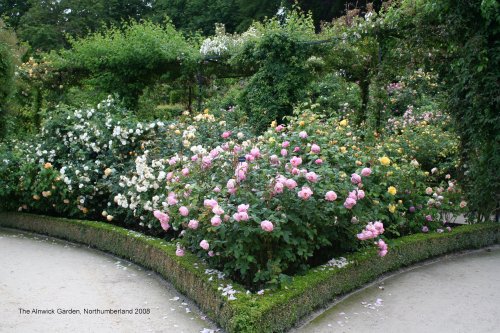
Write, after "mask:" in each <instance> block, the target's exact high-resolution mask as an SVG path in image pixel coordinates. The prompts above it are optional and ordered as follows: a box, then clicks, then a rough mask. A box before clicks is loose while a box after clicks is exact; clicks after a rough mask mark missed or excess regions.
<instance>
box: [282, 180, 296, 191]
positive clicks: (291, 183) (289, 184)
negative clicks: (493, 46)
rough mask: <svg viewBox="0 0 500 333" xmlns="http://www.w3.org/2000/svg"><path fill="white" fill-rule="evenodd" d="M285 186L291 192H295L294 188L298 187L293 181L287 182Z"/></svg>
mask: <svg viewBox="0 0 500 333" xmlns="http://www.w3.org/2000/svg"><path fill="white" fill-rule="evenodd" d="M285 186H286V187H287V188H288V189H289V190H293V189H294V188H296V187H297V182H296V181H295V180H293V179H291V178H290V179H287V180H286V182H285Z"/></svg>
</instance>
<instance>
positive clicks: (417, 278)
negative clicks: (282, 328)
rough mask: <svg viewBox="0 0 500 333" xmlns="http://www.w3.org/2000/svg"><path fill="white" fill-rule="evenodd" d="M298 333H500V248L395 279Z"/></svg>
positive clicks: (350, 300) (332, 310)
mask: <svg viewBox="0 0 500 333" xmlns="http://www.w3.org/2000/svg"><path fill="white" fill-rule="evenodd" d="M294 332H306V333H312V332H315V333H322V332H335V333H341V332H384V333H392V332H398V333H399V332H402V333H414V332H415V333H421V332H424V333H433V332H436V333H448V332H450V333H451V332H453V333H456V332H464V333H471V332H474V333H482V332H500V247H499V246H494V247H491V248H489V250H478V251H474V252H471V253H468V254H463V255H451V256H448V257H446V258H444V259H440V260H438V261H435V262H431V263H426V264H424V265H421V266H419V267H416V268H414V269H410V270H408V271H405V272H403V273H401V274H396V275H394V276H390V277H388V278H386V279H384V280H382V281H379V282H377V283H375V284H373V285H371V286H369V287H367V288H365V289H362V290H361V291H359V292H355V293H353V294H351V295H349V296H347V297H346V298H345V299H343V300H342V301H340V302H338V303H337V304H335V305H333V306H332V307H331V308H330V309H328V310H326V311H325V312H323V313H321V314H320V315H319V316H317V317H316V318H314V319H313V320H312V321H310V322H308V323H306V324H305V325H303V326H302V327H300V328H298V329H297V330H295V331H294Z"/></svg>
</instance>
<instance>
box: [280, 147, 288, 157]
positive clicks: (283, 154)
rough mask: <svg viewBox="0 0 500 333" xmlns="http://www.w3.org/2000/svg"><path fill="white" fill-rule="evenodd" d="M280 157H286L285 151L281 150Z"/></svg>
mask: <svg viewBox="0 0 500 333" xmlns="http://www.w3.org/2000/svg"><path fill="white" fill-rule="evenodd" d="M280 154H281V156H283V157H285V156H286V155H288V152H287V151H286V149H284V148H283V149H281V152H280Z"/></svg>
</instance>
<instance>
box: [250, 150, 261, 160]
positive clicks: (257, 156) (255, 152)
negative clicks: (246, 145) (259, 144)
mask: <svg viewBox="0 0 500 333" xmlns="http://www.w3.org/2000/svg"><path fill="white" fill-rule="evenodd" d="M250 155H252V156H253V157H255V158H259V157H260V150H259V148H252V150H250Z"/></svg>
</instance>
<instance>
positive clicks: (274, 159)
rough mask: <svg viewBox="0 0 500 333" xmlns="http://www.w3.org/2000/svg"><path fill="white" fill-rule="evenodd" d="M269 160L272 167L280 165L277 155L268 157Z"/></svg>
mask: <svg viewBox="0 0 500 333" xmlns="http://www.w3.org/2000/svg"><path fill="white" fill-rule="evenodd" d="M269 160H270V161H271V164H273V165H277V164H280V158H279V157H278V155H271V156H270V157H269Z"/></svg>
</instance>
